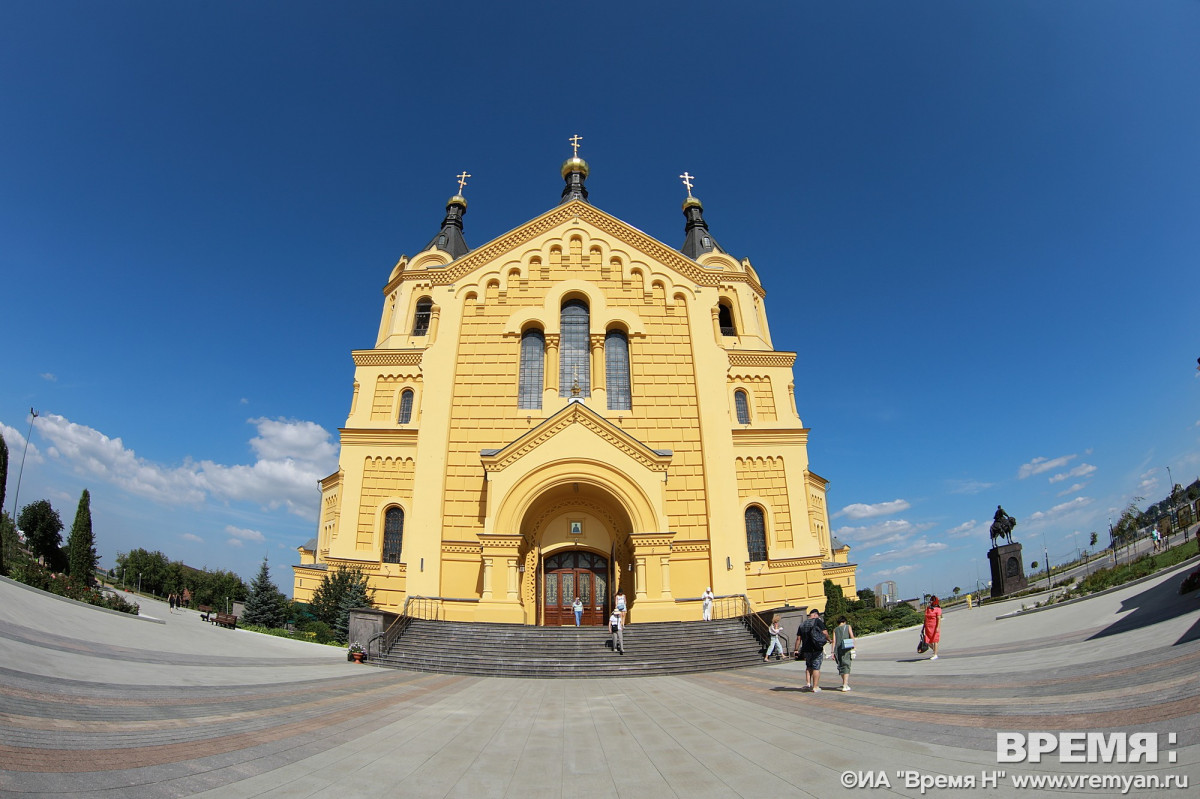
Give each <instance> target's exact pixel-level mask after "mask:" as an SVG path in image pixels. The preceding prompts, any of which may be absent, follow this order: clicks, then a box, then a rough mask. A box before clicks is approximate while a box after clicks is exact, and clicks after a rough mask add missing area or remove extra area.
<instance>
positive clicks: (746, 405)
mask: <svg viewBox="0 0 1200 799" xmlns="http://www.w3.org/2000/svg"><path fill="white" fill-rule="evenodd" d="M733 408H734V410H736V411H737V420H738V424H750V400H749V399H748V398H747V397H746V392H745V391H743V390H742V389H740V388H739V389H738V390H737V391H735V392H733Z"/></svg>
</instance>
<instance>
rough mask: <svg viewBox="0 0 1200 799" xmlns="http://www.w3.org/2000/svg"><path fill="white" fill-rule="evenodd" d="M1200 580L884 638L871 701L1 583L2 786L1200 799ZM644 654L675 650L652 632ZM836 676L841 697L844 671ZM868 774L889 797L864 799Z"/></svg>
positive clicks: (867, 659)
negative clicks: (570, 673) (259, 625)
mask: <svg viewBox="0 0 1200 799" xmlns="http://www.w3.org/2000/svg"><path fill="white" fill-rule="evenodd" d="M1193 568H1195V563H1192V564H1190V565H1185V566H1184V567H1180V568H1178V569H1176V570H1173V571H1171V572H1169V573H1167V574H1164V575H1161V576H1158V577H1155V578H1152V579H1150V580H1147V581H1144V582H1141V583H1138V584H1136V585H1131V586H1127V587H1125V588H1122V589H1119V590H1117V591H1114V592H1111V593H1108V594H1105V595H1102V596H1097V597H1094V598H1090V599H1087V600H1085V601H1080V602H1076V603H1073V604H1068V605H1065V606H1061V607H1057V608H1054V609H1051V610H1047V611H1043V612H1036V613H1028V614H1022V615H1019V616H1015V617H1010V618H997V617H998V616H1002V615H1004V614H1006V613H1011V612H1012V611H1015V610H1018V609H1019V608H1020V603H1019V602H1006V603H1000V604H996V605H990V606H988V607H986V608H981V609H975V610H970V611H968V610H956V611H952V612H949V613H947V615H946V617H945V621H944V625H943V630H944V632H943V644H942V656H941V657H940V658H939V659H938V660H937V661H929V660H926V659H925V656H921V657H918V656H917V655H916V654H915V644H916V638H917V634H916V631H915V629H913V630H905V631H898V632H893V633H887V634H883V635H877V636H868V637H863V638H861V639H860V642H859V647H860V649H859V656H858V658H857V660H855V661H854V674H853V676H852V683H851V684H852V686H853V690H852V691H851V692H849V693H841V692H837V691H832V690H825V691H823V692H821V693H817V694H813V693H806V692H802V691H800V690H799V688H800V687H801V686H802V685H803V681H804V673H803V664H799V663H792V662H788V663H780V664H773V665H769V666H762V667H758V668H750V669H742V670H737V671H728V672H718V673H706V674H696V675H685V676H676V677H645V678H624V679H606V680H590V679H581V680H540V681H539V680H516V679H493V678H479V677H462V676H446V675H437V674H421V673H414V672H402V671H392V670H386V669H376V668H372V667H370V666H362V665H354V664H352V663H347V662H346V660H345V653H344V651H343V650H341V649H334V648H330V647H324V646H319V645H316V644H306V643H300V642H296V641H289V640H285V639H280V638H273V637H270V636H264V635H258V634H255V633H250V632H247V631H244V630H225V629H219V628H217V627H214V626H211V625H209V624H206V623H204V622H203V621H201V620H200V618H199V615H198V614H197V613H195V612H192V611H182V610H181V611H175V612H171V611H170V609H169V608H168V607H167V606H166V605H165V604H163V603H159V602H155V601H152V600H142V612H143V613H144V614H145V615H146V616H147V617H149V618H133V617H128V616H122V615H119V614H114V613H108V612H104V611H100V610H96V609H93V608H89V607H85V606H81V605H78V604H76V603H72V602H68V601H64V600H60V599H57V598H54V597H49V596H47V595H45V594H42V593H40V592H35V591H32V590H29V589H27V588H25V587H23V586H19V585H17V584H15V583H12V582H9V581H6V580H5V581H0V673H2V675H3V679H2V681H0V793H3V794H5V795H9V794H11V795H20V796H72V795H77V796H82V795H86V796H95V797H169V796H193V795H199V796H206V797H222V799H226V798H228V797H317V796H319V797H338V799H348V798H349V797H360V796H361V797H464V799H466V798H467V797H471V798H472V799H473V798H475V797H493V796H494V797H519V798H520V799H540V797H608V796H613V797H618V796H619V797H653V798H654V799H667V797H681V798H683V799H701V798H702V797H747V799H749V798H750V797H754V798H755V799H757V798H758V797H769V796H815V797H840V796H858V797H863V798H864V799H867V797H871V796H896V795H899V796H920V795H922V794H921V791H920V789H919V788H916V787H906V786H905V782H904V778H903V777H901V776H898V774H897V772H903V771H913V772H917V773H918V774H920V775H923V776H924V777H925V778H926V779H927V780H934V779H936V778H937V777H938V775H942V778H943V779H961V780H965V779H966V778H968V777H972V778H974V779H975V780H976V785H975V786H974V787H971V786H970V785H969V784H968V783H964V786H965V787H954V788H945V789H938V788H932V789H930V790H928V791H927V792H926V793H925V794H924V795H926V796H943V797H950V796H954V797H960V796H962V797H990V796H1062V795H1066V796H1071V795H1076V796H1118V795H1121V794H1122V790H1121V788H1120V787H1108V788H1102V787H1099V788H1084V789H1074V790H1071V789H1068V788H1059V789H1049V788H1042V789H1034V788H1019V787H1016V785H1014V783H1013V778H1014V776H1016V777H1030V776H1032V777H1037V776H1045V775H1051V776H1053V775H1081V774H1082V775H1118V776H1123V777H1126V778H1129V779H1133V778H1135V777H1136V776H1137V775H1154V776H1157V777H1159V778H1160V779H1161V778H1163V777H1166V776H1169V775H1175V776H1176V777H1179V778H1181V779H1182V778H1187V779H1188V781H1189V787H1188V788H1187V789H1180V788H1172V789H1168V790H1161V789H1160V790H1148V789H1145V788H1138V787H1133V788H1131V789H1130V790H1128V792H1127V793H1125V794H1124V795H1127V796H1150V795H1153V796H1157V797H1160V798H1161V799H1170V797H1172V796H1179V797H1183V796H1194V795H1195V790H1196V785H1198V784H1200V705H1198V704H1197V700H1198V699H1200V592H1196V593H1192V594H1188V595H1183V596H1181V595H1179V594H1178V585H1179V582H1180V580H1181V579H1182V577H1183V574H1184V573H1185V570H1191V569H1193ZM1025 601H1026V602H1027V603H1028V602H1030V600H1028V599H1027V600H1025ZM698 623H702V622H698ZM626 645H627V647H628V648H629V649H631V650H633V649H634V648H636V647H643V646H644V647H651V646H661V645H663V642H662V641H655V640H640V639H639V637H638V632H637V625H636V624H635V625H631V626H630V628H629V630H628V631H627V633H626ZM502 654H503V653H497V656H498V657H500V656H502ZM605 656H610V657H611V655H608V654H607V653H604V652H598V653H597V657H605ZM822 679H823V681H824V683H823V684H824V685H826V686H828V687H833V686H835V685H836V684H837V683H838V679H837V674H836V671H835V670H834V669H833V668H832V666H831V664H829V663H828V662H827V663H826V666H825V669H824V672H823V677H822ZM998 731H1019V732H1025V733H1029V732H1051V733H1055V734H1057V733H1059V732H1084V731H1103V732H1109V733H1111V732H1125V733H1135V732H1153V733H1158V734H1159V735H1158V736H1157V740H1158V741H1159V747H1160V751H1159V753H1158V762H1157V763H1145V762H1142V763H1108V764H1105V763H1098V764H1087V763H1084V764H1068V763H1060V762H1059V759H1058V753H1057V752H1056V753H1054V754H1051V755H1047V756H1046V757H1045V758H1044V759H1043V761H1042V762H1041V763H998V762H997V744H996V733H997V732H998ZM1108 740H1111V739H1108ZM1172 760H1173V761H1174V762H1171V761H1172ZM847 771H851V772H856V773H858V772H861V773H862V774H859V775H857V776H856V775H855V774H852V775H850V776H851V777H853V778H854V780H861V779H865V778H866V777H867V774H866V772H871V774H872V775H874V779H876V781H878V775H879V773H880V772H882V774H883V776H884V777H886V779H887V781H888V782H889V783H890V787H874V788H871V787H859V788H853V789H852V788H847V787H845V784H846V783H845V782H844V781H845V780H847V777H846V776H844V772H847ZM996 772H1004V775H1003V776H998V775H996ZM988 775H990V776H988ZM985 776H988V779H990V778H991V777H994V778H995V779H994V781H992V782H989V781H988V780H987V779H984V778H985ZM851 781H853V780H851ZM982 782H986V783H987V784H981V783H982Z"/></svg>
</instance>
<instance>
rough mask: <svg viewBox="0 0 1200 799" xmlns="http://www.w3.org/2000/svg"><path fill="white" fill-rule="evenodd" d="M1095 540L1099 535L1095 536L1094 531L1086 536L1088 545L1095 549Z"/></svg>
mask: <svg viewBox="0 0 1200 799" xmlns="http://www.w3.org/2000/svg"><path fill="white" fill-rule="evenodd" d="M1097 540H1099V536H1097V535H1096V534H1095V533H1092V534H1091V536H1090V537H1089V538H1088V546H1089V547H1091V548H1092V549H1095V548H1096V541H1097Z"/></svg>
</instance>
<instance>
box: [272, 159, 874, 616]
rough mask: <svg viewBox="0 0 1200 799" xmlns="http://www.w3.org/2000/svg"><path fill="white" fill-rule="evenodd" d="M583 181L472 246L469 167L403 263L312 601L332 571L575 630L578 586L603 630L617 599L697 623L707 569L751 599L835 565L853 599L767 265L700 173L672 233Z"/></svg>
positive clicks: (300, 592)
mask: <svg viewBox="0 0 1200 799" xmlns="http://www.w3.org/2000/svg"><path fill="white" fill-rule="evenodd" d="M587 174H588V166H587V163H586V162H585V161H583V159H581V158H579V157H578V156H577V155H576V156H575V157H573V158H571V159H569V160H568V161H566V162H565V163H564V164H563V166H562V175H563V178H564V181H565V184H566V185H565V187H564V189H563V193H562V199H561V202H560V203H559V204H558V205H557V206H555V207H554V208H552V209H551V210H549V211H547V212H545V213H543V214H541V215H540V216H537V217H535V218H534V219H532V220H530V221H528V222H526V223H525V224H522V225H520V226H518V227H516V228H514V229H513V230H511V231H509V232H508V233H505V234H503V235H502V236H500V237H499V238H496V239H494V240H493V241H491V242H488V243H487V244H484V245H483V246H480V247H478V248H476V249H470V248H469V247H468V246H467V244H466V241H465V239H464V236H463V217H464V215H465V213H466V209H467V202H466V200H465V199H464V198H463V197H462V186H463V180H464V179H465V177H468V176H466V175H463V176H460V186H459V193H458V194H456V195H455V196H454V197H451V198H450V200H449V201H448V204H447V208H446V217H445V220H444V222H443V225H442V228H441V230H440V231H439V232H438V234H437V235H436V236H435V237H434V239H433V240H432V241H431V242H430V243H429V245H428V246H427V247H426V248H425V249H424V250H422V251H421V252H419V253H417V254H416V255H415V256H413V257H412V258H411V259H410V258H407V257H402V258H401V259H400V261H399V263H397V264H396V266H395V267H394V268H393V270H392V272H391V275H390V277H389V279H388V282H387V285H386V286H385V287H384V290H383V309H382V315H381V320H380V325H379V333H378V336H377V338H376V342H375V346H374V347H373V348H371V349H364V350H356V351H354V353H353V358H354V366H355V374H354V390H353V397H352V399H351V401H350V414H349V417H348V419H347V421H346V426H345V427H344V428H342V429H341V430H340V434H341V454H340V458H339V466H338V471H337V472H336V473H334V474H331V475H329V477H327V478H325V479H324V480H323V481H321V484H320V488H321V508H320V517H319V521H318V526H317V535H316V537H315V538H314V539H312V540H311V541H309V542H308V543H307V544H305V545H304V546H302V547H300V560H301V562H300V565H298V566H295V567H293V568H294V571H295V590H294V596H295V598H296V599H297V600H301V601H306V600H308V599H309V598H311V596H312V591H313V590H314V589H315V588H316V586H317V585H318V584H319V583H320V581H321V579H322V577H323V576H324V575H325V574H326V572H327V570H328V569H334V568H338V567H351V568H358V569H361V570H363V571H364V572H365V573H366V574H367V575H368V576H369V579H370V583H371V586H372V587H373V588H374V590H375V604H376V606H377V607H381V608H384V609H387V610H393V611H399V610H400V609H402V608H403V606H404V604H405V600H406V599H408V598H413V597H426V598H437V599H435V600H434V601H436V602H438V603H439V606H440V608H441V611H440V613H441V615H442V617H444V618H447V619H451V620H464V621H484V622H509V623H524V624H546V625H556V624H564V623H572V624H573V623H574V614H573V613H572V612H571V606H572V603H573V602H574V599H575V597H577V596H578V597H579V598H580V599H581V600H582V602H583V604H584V606H585V611H584V623H585V624H603V623H605V621H606V620H607V617H608V613H609V612H610V611H611V609H612V605H613V598H614V597H615V595H616V594H617V593H618V592H623V593H624V594H625V595H626V597H627V598H628V604H629V618H630V620H631V621H665V620H681V619H698V618H699V616H700V611H699V606H698V602H697V598H698V597H700V596H701V595H702V594H703V592H704V591H705V589H706V588H708V587H710V586H711V588H712V590H713V592H714V593H716V594H717V595H737V594H744V595H745V596H746V597H747V598H748V599H749V600H750V602H751V603H752V604H753V606H754V608H755V609H756V610H764V609H770V608H775V607H780V606H783V605H808V606H817V607H824V602H825V597H824V589H823V581H824V580H825V579H832V580H833V581H834V582H835V583H837V584H839V585H841V586H842V587H843V589H844V591H845V592H846V594H847V596H849V597H853V596H854V592H855V576H854V566H853V564H850V563H848V551H849V547H846V546H844V545H842V544H840V543H839V542H838V541H837V540H836V539H834V538H831V536H830V531H829V518H828V513H827V509H826V503H825V491H826V481H825V480H824V479H822V478H821V477H820V476H818V475H817V474H816V473H814V472H812V471H811V470H810V469H809V462H808V433H809V431H808V429H807V428H806V427H805V426H804V424H803V423H802V422H801V419H800V415H799V413H798V411H797V407H796V391H795V385H794V377H793V372H792V368H793V364H794V362H795V358H796V354H795V353H794V352H785V351H778V350H776V349H775V348H774V346H773V345H772V341H771V335H770V331H769V329H768V326H767V314H766V306H765V302H764V298H765V292H764V290H763V287H762V285H761V284H760V282H759V279H758V275H757V274H756V273H755V271H754V269H753V268H752V267H751V265H750V262H749V261H748V260H740V261H739V260H737V259H735V258H734V257H732V256H730V255H729V254H728V253H726V252H725V251H724V250H723V249H722V248H721V247H720V246H719V245H718V244H717V243H716V241H715V239H714V238H713V237H712V235H711V233H710V232H709V229H708V226H707V223H706V222H705V220H704V216H703V207H702V206H701V204H700V201H699V200H698V199H696V198H695V197H693V196H692V195H691V186H690V183H689V182H688V179H687V178H686V177H685V185H687V188H688V196H687V199H686V200H685V201H684V203H683V211H684V217H685V220H686V221H685V229H684V243H683V246H682V247H680V248H679V249H675V248H673V247H670V246H668V245H666V244H663V243H662V242H659V241H657V240H655V239H653V238H651V237H649V236H647V235H646V234H645V233H642V232H641V231H639V230H637V229H636V228H634V227H632V226H630V225H628V224H626V223H625V222H623V221H621V220H620V219H617V218H615V217H613V216H611V215H609V214H607V213H605V212H604V211H602V210H600V209H599V208H597V207H595V206H594V205H592V204H591V203H589V202H588V192H587V188H586V179H587Z"/></svg>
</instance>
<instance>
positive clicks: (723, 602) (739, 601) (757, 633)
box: [675, 594, 789, 656]
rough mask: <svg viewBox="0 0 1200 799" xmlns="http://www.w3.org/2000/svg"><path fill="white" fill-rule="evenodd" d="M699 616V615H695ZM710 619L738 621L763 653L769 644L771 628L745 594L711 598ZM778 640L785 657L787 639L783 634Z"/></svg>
mask: <svg viewBox="0 0 1200 799" xmlns="http://www.w3.org/2000/svg"><path fill="white" fill-rule="evenodd" d="M675 602H676V603H677V604H678V603H682V602H697V603H701V604H702V603H703V602H704V597H683V598H680V599H676V600H675ZM697 615H699V614H697ZM712 617H713V618H714V619H738V620H739V621H741V623H742V624H743V625H745V627H746V629H747V630H749V631H750V632H751V634H752V635H754V637H755V638H757V639H758V641H759V643H760V644H762V647H763V651H764V652H765V651H766V649H767V647H768V646H770V644H771V626H770V625H769V624H767V623H766V622H765V621H763V619H762V617H761V616H759V615H758V614H757V613H756V612H755V611H754V605H752V604H751V603H750V600H749V598H747V596H746V595H745V594H722V595H721V596H718V597H714V598H713V606H712ZM779 638H780V640H781V641H782V643H783V651H784V655H785V656H786V655H787V652H788V644H789V639H788V637H787V636H786V635H784V634H783V633H780V634H779Z"/></svg>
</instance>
